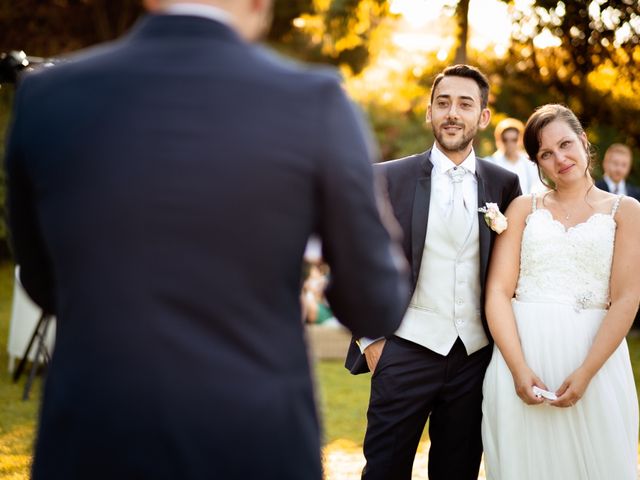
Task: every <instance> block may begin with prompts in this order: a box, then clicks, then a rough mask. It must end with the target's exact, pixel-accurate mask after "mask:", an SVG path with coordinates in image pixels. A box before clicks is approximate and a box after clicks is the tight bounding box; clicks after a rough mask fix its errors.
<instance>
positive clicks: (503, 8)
mask: <svg viewBox="0 0 640 480" xmlns="http://www.w3.org/2000/svg"><path fill="white" fill-rule="evenodd" d="M455 4H456V2H455V1H454V0H390V10H391V13H393V14H396V15H398V19H397V20H396V22H395V23H394V27H393V28H392V34H391V39H392V45H394V46H395V47H396V48H391V49H388V50H383V51H381V52H379V54H378V56H377V58H376V60H375V61H374V62H373V63H372V64H371V65H370V66H369V67H368V68H367V69H366V70H365V71H364V72H363V75H361V76H360V77H359V78H355V79H352V81H351V88H350V90H351V92H352V94H353V95H354V96H355V97H359V96H360V95H366V92H367V91H369V90H371V89H372V88H373V90H374V91H375V92H376V95H378V97H379V98H381V99H382V100H383V101H385V100H386V101H392V100H393V101H397V98H396V95H394V93H393V90H392V89H385V90H383V91H382V93H379V92H380V89H379V86H381V85H391V84H393V81H394V80H393V78H394V76H395V77H396V78H400V79H402V72H403V71H404V70H405V69H406V68H407V67H410V68H413V72H414V74H415V75H417V76H418V75H420V73H421V71H422V69H423V68H425V67H426V66H427V62H428V61H429V58H430V56H429V55H425V52H430V53H435V54H436V56H437V58H438V59H439V60H441V61H444V60H446V59H447V58H450V55H451V53H452V52H453V50H454V48H455V46H456V41H457V39H456V34H455V28H456V24H455V21H454V19H453V13H454V8H455ZM532 4H533V0H515V1H514V2H512V4H511V6H509V5H507V4H506V3H504V2H501V1H500V0H471V1H470V3H469V37H468V43H467V45H468V47H469V49H471V50H477V51H481V52H485V53H486V54H488V55H491V56H496V57H502V56H503V55H505V54H506V52H507V49H508V48H509V42H510V38H511V33H512V27H513V26H512V22H511V19H510V14H509V8H515V9H518V10H520V11H523V12H527V10H529V9H530V8H531V6H532ZM525 28H526V26H525ZM557 42H558V39H557V38H555V37H554V36H553V35H552V34H551V33H550V32H549V31H548V30H545V31H543V32H542V34H539V35H538V36H537V37H536V38H535V39H534V44H535V45H536V47H538V48H544V47H548V46H552V45H557ZM431 58H432V57H431ZM400 81H401V82H402V84H403V85H406V82H404V81H403V80H400Z"/></svg>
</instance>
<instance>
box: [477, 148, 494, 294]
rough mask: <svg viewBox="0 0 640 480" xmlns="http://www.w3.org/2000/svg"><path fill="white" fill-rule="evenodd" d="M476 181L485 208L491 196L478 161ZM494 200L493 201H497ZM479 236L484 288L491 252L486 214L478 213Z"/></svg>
mask: <svg viewBox="0 0 640 480" xmlns="http://www.w3.org/2000/svg"><path fill="white" fill-rule="evenodd" d="M476 180H477V182H478V208H482V207H484V206H485V204H486V203H487V202H491V201H492V200H491V198H490V195H489V194H488V192H487V191H486V186H485V177H484V168H483V166H482V163H481V162H480V161H479V160H476ZM497 200H498V199H494V200H493V201H497ZM478 236H479V242H480V279H481V282H482V287H483V288H484V282H485V279H486V277H487V265H488V263H489V250H490V247H491V230H490V229H489V226H488V225H487V223H486V222H485V221H484V213H481V212H478Z"/></svg>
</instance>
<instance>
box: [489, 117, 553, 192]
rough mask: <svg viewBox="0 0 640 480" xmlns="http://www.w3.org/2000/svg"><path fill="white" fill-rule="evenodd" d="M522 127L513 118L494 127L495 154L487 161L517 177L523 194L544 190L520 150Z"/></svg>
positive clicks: (536, 173)
mask: <svg viewBox="0 0 640 480" xmlns="http://www.w3.org/2000/svg"><path fill="white" fill-rule="evenodd" d="M523 131H524V125H523V124H522V122H521V121H520V120H517V119H515V118H505V119H504V120H501V121H500V122H498V124H497V125H496V129H495V130H494V136H495V139H496V148H497V150H496V152H495V153H494V154H493V155H491V156H490V157H488V158H487V160H489V161H491V162H493V163H495V164H496V165H499V166H501V167H502V168H506V169H507V170H509V171H511V172H513V173H515V174H516V175H518V178H519V179H520V188H521V189H522V193H523V194H527V193H532V192H541V191H544V190H545V189H546V187H545V186H544V184H543V183H542V181H541V180H540V175H539V174H538V170H537V168H536V167H535V165H534V164H533V163H532V162H531V161H529V157H527V154H526V153H525V152H524V150H523V148H522V132H523Z"/></svg>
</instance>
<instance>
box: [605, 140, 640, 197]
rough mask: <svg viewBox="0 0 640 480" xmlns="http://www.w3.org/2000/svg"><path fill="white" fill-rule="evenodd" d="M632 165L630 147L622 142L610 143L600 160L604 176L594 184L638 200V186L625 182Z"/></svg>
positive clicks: (639, 192) (639, 194) (639, 191)
mask: <svg viewBox="0 0 640 480" xmlns="http://www.w3.org/2000/svg"><path fill="white" fill-rule="evenodd" d="M632 165H633V154H632V152H631V148H629V147H628V146H627V145H625V144H623V143H613V144H611V145H610V146H609V148H607V150H606V151H605V152H604V158H603V160H602V170H603V172H604V176H603V177H602V178H601V179H600V180H598V181H597V182H596V186H597V187H598V188H601V189H602V190H604V191H605V192H611V193H614V194H619V195H628V196H630V197H633V198H635V199H636V200H640V187H637V186H635V185H632V184H630V183H628V182H627V178H628V177H629V172H631V166H632Z"/></svg>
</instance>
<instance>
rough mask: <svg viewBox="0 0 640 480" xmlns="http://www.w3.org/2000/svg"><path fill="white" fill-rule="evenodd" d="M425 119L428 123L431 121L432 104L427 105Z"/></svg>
mask: <svg viewBox="0 0 640 480" xmlns="http://www.w3.org/2000/svg"><path fill="white" fill-rule="evenodd" d="M424 119H425V121H426V122H427V123H431V105H427V114H426V115H425V118H424Z"/></svg>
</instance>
